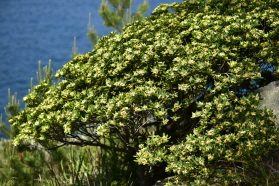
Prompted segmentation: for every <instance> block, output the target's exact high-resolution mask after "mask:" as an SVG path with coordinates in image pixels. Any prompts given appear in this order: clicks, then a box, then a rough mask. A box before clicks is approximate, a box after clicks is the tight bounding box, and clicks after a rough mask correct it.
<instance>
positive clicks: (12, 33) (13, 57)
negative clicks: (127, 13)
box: [0, 0, 182, 137]
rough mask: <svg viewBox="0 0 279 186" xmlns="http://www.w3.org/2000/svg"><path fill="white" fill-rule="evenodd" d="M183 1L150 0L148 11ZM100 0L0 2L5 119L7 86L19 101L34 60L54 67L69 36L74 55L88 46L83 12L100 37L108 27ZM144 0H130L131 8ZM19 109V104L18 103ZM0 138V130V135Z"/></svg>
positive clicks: (0, 95)
mask: <svg viewBox="0 0 279 186" xmlns="http://www.w3.org/2000/svg"><path fill="white" fill-rule="evenodd" d="M175 1H176V2H182V0H150V1H149V5H150V11H149V13H148V14H147V15H146V16H148V15H150V12H151V10H153V9H154V8H156V7H157V6H158V5H159V4H161V3H172V2H175ZM101 2H102V1H101V0H47V1H46V0H0V57H1V59H0V70H1V71H0V114H1V113H2V115H3V118H4V119H3V120H5V118H6V115H5V113H4V107H5V106H6V105H7V102H8V101H7V90H8V88H10V89H11V92H12V93H14V92H17V94H18V98H19V99H20V100H21V99H22V98H23V97H24V96H25V95H26V94H27V93H28V89H29V87H30V78H31V77H33V78H34V79H36V71H37V69H38V67H37V64H38V61H41V62H42V64H43V66H45V65H47V63H48V61H49V59H51V60H52V64H53V69H54V71H56V70H58V69H60V68H62V66H63V64H65V63H67V62H68V61H69V60H70V59H71V58H70V56H71V55H72V47H73V38H74V37H75V36H76V38H77V47H78V52H79V53H85V52H88V51H90V50H92V47H91V43H90V42H89V40H88V39H87V36H86V33H87V23H88V14H89V13H92V24H93V25H94V28H95V29H96V30H97V31H98V33H99V35H100V36H104V35H108V33H109V32H110V31H112V30H113V29H112V28H107V27H105V26H103V24H102V23H103V22H102V19H101V17H100V16H99V14H98V9H99V6H100V4H101ZM141 2H143V0H134V6H133V9H135V7H136V6H137V5H138V4H139V3H141ZM21 106H22V107H23V106H24V104H23V103H21ZM0 137H1V134H0Z"/></svg>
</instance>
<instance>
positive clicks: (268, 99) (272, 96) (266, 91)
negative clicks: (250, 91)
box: [255, 81, 279, 126]
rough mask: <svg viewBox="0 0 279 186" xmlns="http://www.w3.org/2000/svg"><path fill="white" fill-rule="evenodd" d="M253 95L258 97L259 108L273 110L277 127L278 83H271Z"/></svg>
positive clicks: (278, 121)
mask: <svg viewBox="0 0 279 186" xmlns="http://www.w3.org/2000/svg"><path fill="white" fill-rule="evenodd" d="M255 93H256V94H259V96H260V99H261V102H260V108H265V107H266V108H267V109H271V110H273V114H274V115H275V116H276V120H275V122H276V124H277V125H278V126H279V81H273V82H271V83H269V84H268V85H266V86H264V87H261V88H259V89H257V90H256V91H255Z"/></svg>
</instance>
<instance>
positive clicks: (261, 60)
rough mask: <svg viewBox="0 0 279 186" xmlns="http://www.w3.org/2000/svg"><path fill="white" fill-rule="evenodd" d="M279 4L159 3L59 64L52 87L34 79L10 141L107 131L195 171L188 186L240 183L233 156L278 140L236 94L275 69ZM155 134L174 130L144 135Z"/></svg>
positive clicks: (265, 114) (176, 167)
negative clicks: (119, 30)
mask: <svg viewBox="0 0 279 186" xmlns="http://www.w3.org/2000/svg"><path fill="white" fill-rule="evenodd" d="M278 8H279V7H278V4H276V1H268V2H266V1H263V0H232V1H222V2H220V1H217V0H189V1H184V2H182V3H172V4H169V5H167V4H162V5H160V6H159V7H158V8H156V9H155V10H154V11H153V13H152V16H150V17H148V18H146V19H144V20H143V21H136V22H134V23H132V24H129V25H127V26H126V27H125V28H124V29H123V33H120V34H118V33H116V32H111V33H110V34H109V35H108V36H105V37H103V38H101V39H100V40H99V41H98V43H97V44H96V45H95V49H94V50H92V51H90V52H88V53H85V54H82V55H77V56H75V57H74V58H73V59H72V60H71V61H70V62H68V63H67V64H65V65H64V66H63V68H62V69H60V70H58V71H57V73H56V75H55V77H56V78H58V79H61V81H60V82H59V83H58V84H57V85H53V86H49V85H48V84H47V83H45V82H42V83H41V84H39V85H38V86H36V87H35V88H34V91H33V92H32V93H31V94H29V95H27V96H26V97H25V98H24V101H25V102H26V103H27V108H26V109H25V110H24V111H23V112H21V113H20V114H19V115H18V116H16V117H14V118H13V119H12V120H11V123H12V124H13V126H14V127H17V128H18V129H19V131H20V132H19V135H18V136H17V137H16V138H15V140H14V143H15V144H19V143H20V142H21V141H23V140H25V139H36V140H47V139H53V140H57V141H59V140H60V141H62V142H65V141H63V140H67V139H68V138H67V137H68V136H67V135H71V136H78V135H79V134H81V135H84V134H87V135H88V136H90V137H91V138H90V139H92V138H93V137H95V136H97V137H96V139H95V138H94V140H98V139H100V138H98V137H100V136H106V137H108V136H111V137H115V138H118V139H120V141H121V142H123V144H124V145H126V146H127V148H128V147H129V148H133V149H140V150H139V151H138V154H137V155H136V157H137V158H138V160H137V161H138V162H139V163H141V164H154V163H156V162H160V161H166V162H167V163H168V165H167V171H171V172H174V173H175V174H177V175H183V176H190V175H192V176H193V175H194V177H195V181H194V182H195V183H194V184H193V185H195V184H196V185H204V184H203V183H204V182H206V180H210V181H211V182H217V181H218V180H219V181H220V180H222V179H223V181H224V183H227V180H229V179H234V180H241V178H239V177H238V176H237V172H233V171H231V167H232V165H233V163H236V162H237V163H242V164H245V162H246V161H248V159H247V157H248V155H249V156H251V157H254V158H255V159H257V158H260V157H261V156H262V155H264V154H265V153H266V152H262V151H261V149H263V148H266V149H269V147H272V146H273V145H274V144H275V143H276V135H275V134H276V132H277V131H276V129H275V127H274V119H273V116H272V114H271V112H270V111H266V110H259V109H258V105H257V104H258V100H257V99H258V98H257V97H256V96H247V95H241V94H239V93H238V92H239V91H240V90H246V89H247V87H249V86H250V85H251V84H253V83H257V82H261V81H262V80H263V79H264V77H262V75H263V73H262V66H264V65H267V64H268V65H271V66H273V67H274V68H275V70H274V74H276V73H277V74H278V73H279V69H278V62H279V41H278V35H279V29H278V25H279V11H278ZM261 65H262V66H261ZM258 86H261V85H258ZM247 91H248V93H249V90H248V89H247ZM153 123H154V126H153V128H152V127H149V126H150V125H151V124H153ZM158 123H159V124H158ZM174 124H175V125H174ZM168 126H176V127H177V128H176V129H177V130H172V131H175V132H173V133H171V130H169V131H163V128H167V127H168ZM184 129H185V130H186V129H189V130H190V131H185V130H184ZM160 130H162V131H160ZM152 131H156V132H157V134H161V135H162V133H163V132H166V133H167V132H169V133H171V134H170V135H165V136H161V137H159V136H158V135H155V134H152V135H151V137H150V138H149V139H148V140H147V141H146V140H145V139H147V137H148V136H149V135H150V134H151V132H152ZM61 135H62V137H61ZM92 136H93V137H92ZM173 138H174V139H173ZM76 139H78V138H76ZM94 140H93V141H90V142H92V143H93V142H95V141H94ZM167 141H169V142H170V141H171V144H172V145H171V146H170V145H169V144H170V143H168V146H167V145H165V144H167ZM145 142H146V143H145ZM156 143H157V144H160V145H159V146H158V148H157V147H155V146H154V144H156ZM213 174H214V175H216V177H214V178H213V177H212V176H209V175H213ZM214 179H217V181H216V180H215V181H214ZM220 182H221V181H220Z"/></svg>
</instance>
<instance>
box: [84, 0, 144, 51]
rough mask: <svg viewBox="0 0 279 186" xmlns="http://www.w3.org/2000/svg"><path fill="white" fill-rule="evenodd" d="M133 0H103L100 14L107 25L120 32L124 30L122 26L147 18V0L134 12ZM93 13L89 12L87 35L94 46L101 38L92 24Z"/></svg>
mask: <svg viewBox="0 0 279 186" xmlns="http://www.w3.org/2000/svg"><path fill="white" fill-rule="evenodd" d="M132 4H133V1H132V0H109V1H104V0H102V4H101V6H100V10H99V14H100V15H101V17H102V18H103V20H104V25H105V26H107V27H113V28H115V29H116V30H117V31H118V32H123V30H122V28H123V27H124V26H125V25H127V24H129V23H132V22H134V21H137V20H143V19H144V18H145V16H144V14H145V13H147V12H148V10H149V6H148V3H147V0H144V2H143V3H141V4H140V5H139V6H138V7H137V12H136V13H132ZM91 22H92V21H91V13H90V14H89V22H88V25H87V26H88V33H87V36H88V38H89V40H90V41H91V43H92V46H93V47H94V46H95V44H96V43H97V41H98V40H99V36H98V33H97V31H96V30H94V27H93V26H92V24H91Z"/></svg>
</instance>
